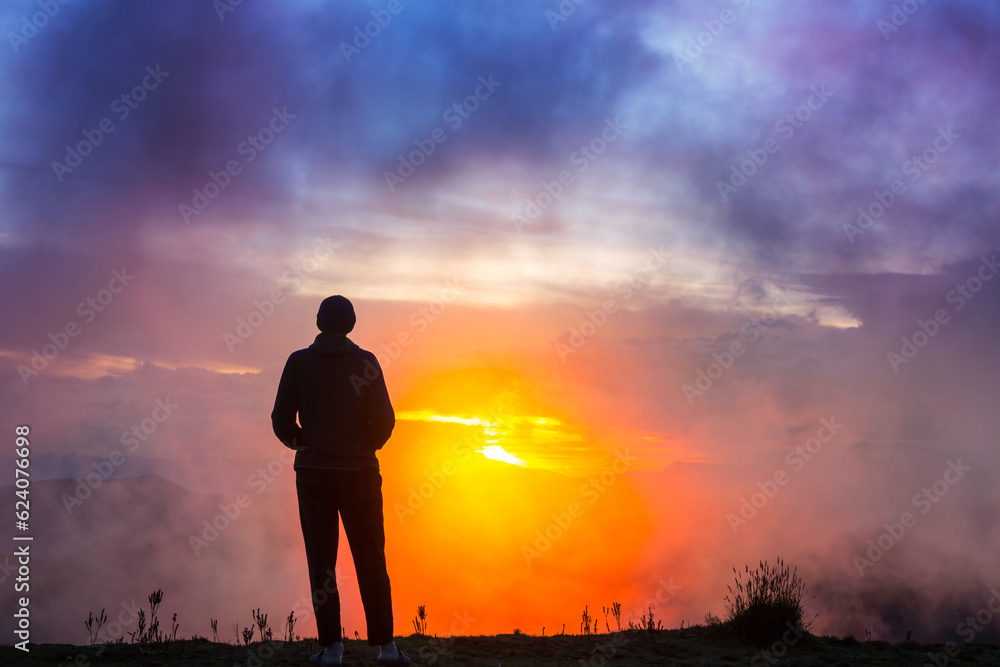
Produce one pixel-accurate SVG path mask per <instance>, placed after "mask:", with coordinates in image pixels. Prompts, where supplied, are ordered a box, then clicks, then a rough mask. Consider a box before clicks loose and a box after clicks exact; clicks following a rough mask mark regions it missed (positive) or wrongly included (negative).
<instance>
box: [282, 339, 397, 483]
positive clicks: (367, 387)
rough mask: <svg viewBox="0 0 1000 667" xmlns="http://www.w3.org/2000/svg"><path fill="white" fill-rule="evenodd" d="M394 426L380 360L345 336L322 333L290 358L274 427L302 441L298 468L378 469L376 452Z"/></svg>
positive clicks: (298, 454) (286, 366)
mask: <svg viewBox="0 0 1000 667" xmlns="http://www.w3.org/2000/svg"><path fill="white" fill-rule="evenodd" d="M296 414H298V424H297V423H296V422H295V417H296ZM300 425H301V426H300ZM395 425H396V416H395V414H394V413H393V410H392V404H391V403H390V402H389V392H388V391H387V390H386V387H385V380H384V378H383V377H382V369H381V367H380V366H379V364H378V360H377V359H376V358H375V355H374V354H372V353H371V352H368V351H366V350H362V349H361V348H360V347H358V346H357V345H355V344H354V343H353V342H352V341H351V340H349V339H348V338H347V336H345V335H344V334H339V333H333V332H325V333H320V334H319V335H318V336H316V340H315V342H313V344H312V345H310V346H309V347H307V348H306V349H304V350H298V351H296V352H293V353H292V354H291V356H289V357H288V361H287V362H286V363H285V370H284V371H283V372H282V373H281V381H280V382H279V383H278V395H277V397H276V398H275V400H274V410H273V411H272V412H271V426H272V428H273V429H274V434H275V435H276V436H278V439H280V440H282V441H287V442H291V441H292V440H293V439H297V440H298V452H297V453H296V454H295V468H378V459H377V458H375V451H376V450H378V449H381V448H382V445H384V444H385V443H386V441H387V440H388V439H389V436H390V435H391V434H392V429H393V427H394V426H395Z"/></svg>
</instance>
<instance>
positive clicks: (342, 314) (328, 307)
mask: <svg viewBox="0 0 1000 667" xmlns="http://www.w3.org/2000/svg"><path fill="white" fill-rule="evenodd" d="M355 322H357V317H356V316H355V315H354V306H352V305H351V302H350V301H348V300H347V299H346V298H345V297H342V296H340V295H339V294H338V295H337V296H330V297H327V298H325V299H323V303H321V304H319V312H318V313H317V314H316V326H317V327H319V330H320V331H323V332H327V331H330V332H335V333H342V334H347V333H350V332H351V329H353V328H354V323H355Z"/></svg>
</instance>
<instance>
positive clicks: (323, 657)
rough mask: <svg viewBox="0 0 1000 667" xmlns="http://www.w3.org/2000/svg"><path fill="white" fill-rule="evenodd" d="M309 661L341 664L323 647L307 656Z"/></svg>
mask: <svg viewBox="0 0 1000 667" xmlns="http://www.w3.org/2000/svg"><path fill="white" fill-rule="evenodd" d="M309 662H311V663H312V664H314V665H340V664H342V661H341V660H337V659H336V658H333V657H331V656H328V655H327V654H326V649H323V650H322V651H320V652H319V653H316V654H315V655H312V656H310V657H309ZM392 664H397V663H392ZM398 664H400V665H403V664H406V663H402V662H401V663H398Z"/></svg>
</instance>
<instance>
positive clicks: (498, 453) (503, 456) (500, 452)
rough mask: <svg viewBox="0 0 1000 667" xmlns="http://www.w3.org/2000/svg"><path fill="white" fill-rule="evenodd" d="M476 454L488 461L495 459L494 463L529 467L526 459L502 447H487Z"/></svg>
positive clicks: (478, 450)
mask: <svg viewBox="0 0 1000 667" xmlns="http://www.w3.org/2000/svg"><path fill="white" fill-rule="evenodd" d="M476 453H478V454H482V455H483V456H485V457H486V458H488V459H493V460H494V461H503V462H504V463H509V464H511V465H515V466H526V465H528V464H527V462H525V460H524V459H520V458H518V457H516V456H514V455H513V454H511V453H510V452H508V451H507V450H506V449H504V448H503V447H501V446H500V445H487V446H486V447H483V448H482V449H477V450H476Z"/></svg>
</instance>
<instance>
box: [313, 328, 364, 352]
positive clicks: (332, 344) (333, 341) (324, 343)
mask: <svg viewBox="0 0 1000 667" xmlns="http://www.w3.org/2000/svg"><path fill="white" fill-rule="evenodd" d="M309 349H310V350H315V351H316V353H317V354H318V355H319V356H321V357H336V356H339V355H341V354H348V353H350V352H353V351H354V350H357V349H358V346H357V345H356V344H355V343H354V341H352V340H351V339H350V338H348V337H347V336H346V335H345V334H342V333H336V332H334V331H324V332H322V333H320V334H319V335H317V336H316V340H314V341H313V343H312V345H310V346H309Z"/></svg>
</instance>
